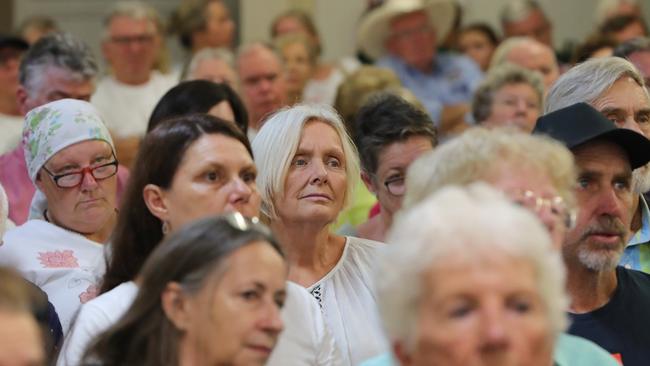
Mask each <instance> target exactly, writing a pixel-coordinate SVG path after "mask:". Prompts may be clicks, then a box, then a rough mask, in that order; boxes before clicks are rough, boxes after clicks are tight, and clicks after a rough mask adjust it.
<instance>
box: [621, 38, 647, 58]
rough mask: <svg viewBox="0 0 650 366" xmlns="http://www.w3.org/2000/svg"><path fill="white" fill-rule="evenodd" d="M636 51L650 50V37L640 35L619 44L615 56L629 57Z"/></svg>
mask: <svg viewBox="0 0 650 366" xmlns="http://www.w3.org/2000/svg"><path fill="white" fill-rule="evenodd" d="M636 52H650V37H639V38H634V39H631V40H629V41H627V42H623V43H621V44H619V45H618V46H617V47H616V48H615V49H614V56H616V57H622V58H628V57H630V55H631V54H633V53H636Z"/></svg>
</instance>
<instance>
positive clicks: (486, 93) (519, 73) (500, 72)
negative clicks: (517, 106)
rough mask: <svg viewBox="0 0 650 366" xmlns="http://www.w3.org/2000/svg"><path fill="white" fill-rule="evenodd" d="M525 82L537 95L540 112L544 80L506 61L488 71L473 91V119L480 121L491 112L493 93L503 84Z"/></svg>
mask: <svg viewBox="0 0 650 366" xmlns="http://www.w3.org/2000/svg"><path fill="white" fill-rule="evenodd" d="M512 84H526V85H529V86H530V87H531V88H533V90H535V94H536V95H537V102H538V104H539V110H540V113H541V111H542V110H543V109H542V108H543V105H544V80H542V76H541V75H540V74H539V73H538V72H534V71H530V70H528V69H525V68H523V67H521V66H517V65H513V64H510V63H506V64H504V65H501V66H498V67H496V68H494V69H492V70H490V71H489V72H488V74H487V75H486V77H485V79H483V81H482V82H481V84H480V85H479V86H478V88H477V89H476V92H474V98H473V100H472V115H473V116H474V120H475V121H476V122H478V123H481V122H483V121H485V120H486V119H488V118H489V117H490V114H492V103H493V102H494V94H495V93H496V92H497V91H499V90H500V89H501V88H502V87H504V86H505V85H512Z"/></svg>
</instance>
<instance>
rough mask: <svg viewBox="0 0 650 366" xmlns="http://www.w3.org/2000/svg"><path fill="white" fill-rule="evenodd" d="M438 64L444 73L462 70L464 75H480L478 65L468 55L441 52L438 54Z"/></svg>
mask: <svg viewBox="0 0 650 366" xmlns="http://www.w3.org/2000/svg"><path fill="white" fill-rule="evenodd" d="M438 64H439V65H440V67H441V68H442V71H443V72H444V73H448V72H457V71H462V72H463V74H468V75H466V76H472V77H474V76H482V75H483V73H482V72H481V69H479V67H478V65H476V63H475V62H474V61H472V60H471V59H470V58H469V57H466V56H463V55H458V54H455V53H453V52H443V53H440V54H439V55H438Z"/></svg>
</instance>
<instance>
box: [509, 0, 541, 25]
mask: <svg viewBox="0 0 650 366" xmlns="http://www.w3.org/2000/svg"><path fill="white" fill-rule="evenodd" d="M536 10H539V11H541V12H542V14H544V10H542V8H541V6H539V3H537V1H535V0H511V1H509V2H508V3H506V4H505V5H504V6H503V8H501V14H500V16H499V18H500V19H501V23H512V22H518V21H521V20H523V19H526V18H527V17H528V15H530V13H532V12H534V11H536ZM544 17H546V14H544Z"/></svg>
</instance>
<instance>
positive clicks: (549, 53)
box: [488, 37, 560, 91]
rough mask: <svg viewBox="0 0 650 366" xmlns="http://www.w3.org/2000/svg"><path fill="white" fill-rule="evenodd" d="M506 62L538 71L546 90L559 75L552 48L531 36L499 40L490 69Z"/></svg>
mask: <svg viewBox="0 0 650 366" xmlns="http://www.w3.org/2000/svg"><path fill="white" fill-rule="evenodd" d="M506 62H509V63H512V64H515V65H518V66H521V67H523V68H525V69H528V70H532V71H538V72H539V73H540V74H541V75H542V79H543V80H544V86H545V88H546V91H548V90H549V88H550V87H551V86H552V85H553V83H554V82H555V81H556V80H557V78H558V77H559V76H560V68H559V66H558V64H557V59H556V58H555V53H553V49H552V48H550V47H548V46H546V45H545V44H543V43H540V42H538V41H536V40H534V39H532V38H522V37H515V38H510V39H506V40H505V41H503V42H501V44H500V45H499V47H498V48H497V50H496V51H495V52H494V56H492V63H491V64H490V70H491V69H493V68H495V67H497V66H500V65H502V64H504V63H506ZM488 71H489V70H488Z"/></svg>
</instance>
